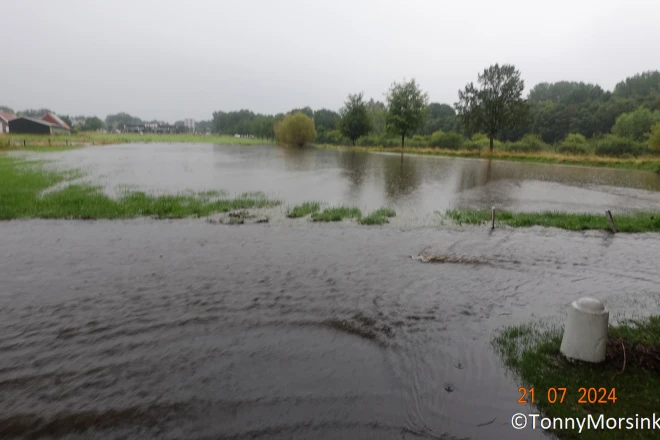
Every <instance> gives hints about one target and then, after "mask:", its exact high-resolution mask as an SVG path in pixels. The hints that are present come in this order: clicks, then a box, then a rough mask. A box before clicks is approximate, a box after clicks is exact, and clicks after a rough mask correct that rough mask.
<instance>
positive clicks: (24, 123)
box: [9, 116, 70, 135]
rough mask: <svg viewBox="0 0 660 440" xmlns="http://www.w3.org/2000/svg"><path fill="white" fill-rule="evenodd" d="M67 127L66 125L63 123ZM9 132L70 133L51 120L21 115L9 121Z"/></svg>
mask: <svg viewBox="0 0 660 440" xmlns="http://www.w3.org/2000/svg"><path fill="white" fill-rule="evenodd" d="M64 125H65V126H67V127H68V125H66V124H64ZM9 132H10V133H20V134H50V135H55V134H70V131H69V130H67V129H66V128H64V127H62V126H60V125H59V124H53V123H52V122H47V121H44V120H43V119H35V118H28V117H26V116H21V117H20V118H15V119H12V120H11V121H9Z"/></svg>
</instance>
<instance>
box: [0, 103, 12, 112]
mask: <svg viewBox="0 0 660 440" xmlns="http://www.w3.org/2000/svg"><path fill="white" fill-rule="evenodd" d="M0 112H4V113H11V114H13V113H14V110H13V109H12V108H11V107H7V106H6V105H0Z"/></svg>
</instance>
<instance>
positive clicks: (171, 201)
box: [0, 156, 278, 220]
mask: <svg viewBox="0 0 660 440" xmlns="http://www.w3.org/2000/svg"><path fill="white" fill-rule="evenodd" d="M79 175H80V173H79V172H76V171H68V172H58V171H50V170H46V169H44V168H43V167H42V166H41V165H40V164H39V163H35V162H27V161H25V160H23V159H20V158H14V157H8V156H0V220H10V219H19V218H77V219H116V218H133V217H141V216H150V217H157V218H181V217H188V216H203V215H209V214H212V213H214V212H227V211H231V210H234V209H247V208H261V207H267V206H274V205H276V204H278V202H276V201H272V200H268V199H267V198H266V197H265V195H264V194H262V193H246V194H242V195H240V196H238V197H235V198H230V197H227V196H226V195H224V194H222V193H219V192H212V191H211V192H204V193H190V194H178V195H151V194H147V193H144V192H138V191H126V192H125V193H124V194H123V195H122V196H121V197H120V198H119V199H116V200H115V199H111V198H110V197H108V196H106V195H105V194H104V193H103V192H102V189H101V188H100V187H98V186H92V185H69V186H66V187H64V188H63V189H59V190H54V191H50V192H47V193H45V194H42V193H43V192H44V191H45V190H46V189H48V188H50V187H52V186H53V185H55V184H58V183H62V182H66V181H67V180H69V179H71V178H73V177H79Z"/></svg>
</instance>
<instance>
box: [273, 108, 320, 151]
mask: <svg viewBox="0 0 660 440" xmlns="http://www.w3.org/2000/svg"><path fill="white" fill-rule="evenodd" d="M274 128H275V139H277V141H278V142H280V143H282V144H286V145H292V146H296V147H304V146H305V145H308V144H311V143H312V142H314V141H315V140H316V129H315V128H314V120H313V119H312V118H310V117H309V116H307V115H306V114H304V113H303V112H298V113H294V114H292V115H288V116H287V117H285V118H284V119H283V120H281V121H280V122H278V123H277V124H275V127H274Z"/></svg>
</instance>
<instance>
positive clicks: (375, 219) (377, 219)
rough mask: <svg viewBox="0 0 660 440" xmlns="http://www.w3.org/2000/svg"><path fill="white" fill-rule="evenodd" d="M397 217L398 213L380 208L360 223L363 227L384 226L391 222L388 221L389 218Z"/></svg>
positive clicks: (361, 219) (362, 218) (363, 218)
mask: <svg viewBox="0 0 660 440" xmlns="http://www.w3.org/2000/svg"><path fill="white" fill-rule="evenodd" d="M395 216H396V212H394V210H393V209H390V208H380V209H378V210H376V211H374V212H372V213H371V214H369V215H367V216H365V217H361V218H360V220H359V221H360V224H362V225H383V224H385V223H389V220H387V219H388V218H389V217H395Z"/></svg>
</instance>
